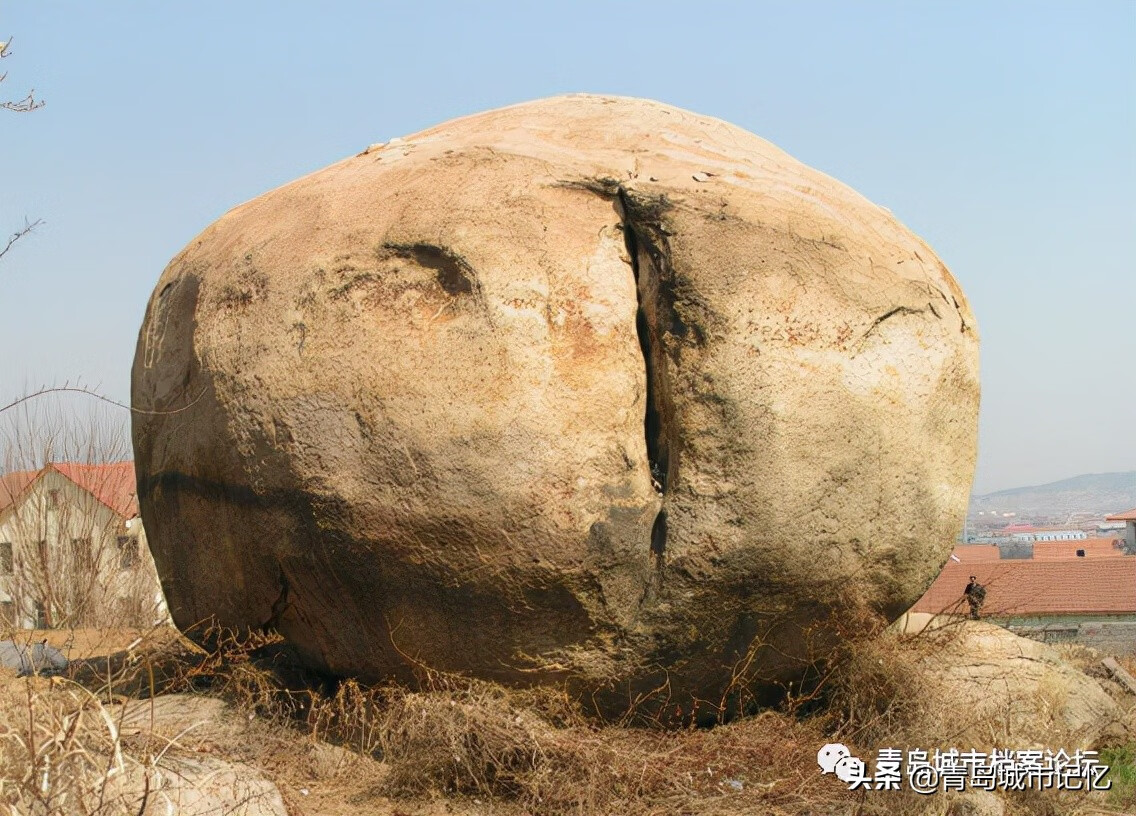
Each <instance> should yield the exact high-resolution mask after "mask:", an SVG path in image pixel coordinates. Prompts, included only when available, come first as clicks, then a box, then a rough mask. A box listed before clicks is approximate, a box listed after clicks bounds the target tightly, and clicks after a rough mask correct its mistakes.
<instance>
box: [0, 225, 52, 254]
mask: <svg viewBox="0 0 1136 816" xmlns="http://www.w3.org/2000/svg"><path fill="white" fill-rule="evenodd" d="M41 224H43V219H42V218H37V219H36V220H35V221H29V220H28V219H26V218H25V219H24V226H23V227H22V228H21V229H18V230H16V231H15V232H13V233H12V234H11V235H10V236H8V242H7V243H6V244H4V248H3V249H0V258H3V257H4V256H5V255H7V254H8V251H9V250H10V249H11V248H12V245H13V244H15V243H16V241H19V240H20V239H21V238H23V237H24V236H25V235H27V234H28V233H29V232H31V231H32V230H34V229H35V228H36V227H38V226H40V225H41Z"/></svg>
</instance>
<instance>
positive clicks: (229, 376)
mask: <svg viewBox="0 0 1136 816" xmlns="http://www.w3.org/2000/svg"><path fill="white" fill-rule="evenodd" d="M133 402H134V406H135V408H136V409H139V410H140V411H141V412H142V413H136V414H135V426H134V443H135V454H136V461H137V468H138V475H139V496H140V500H141V505H142V515H143V517H144V519H145V523H146V529H147V531H148V532H149V534H150V542H151V546H152V549H153V551H154V556H155V560H156V563H157V565H158V569H159V573H160V575H161V578H162V583H163V587H164V589H165V592H166V597H167V599H168V600H169V604H170V609H171V612H172V614H173V617H174V619H175V621H176V622H177V623H178V624H179V625H180V626H182V627H183V628H184V627H186V626H189V625H191V624H194V623H197V622H199V621H201V620H203V619H206V618H209V617H211V616H215V618H216V620H217V621H218V622H219V623H221V624H223V625H228V626H236V627H250V628H251V627H274V628H277V629H279V631H280V632H281V633H282V634H283V635H284V636H285V637H286V638H287V640H288V641H289V643H291V644H292V645H293V646H294V647H295V649H296V651H297V653H298V654H299V655H300V659H301V660H302V661H303V662H305V663H307V664H308V665H309V666H311V667H315V668H318V669H321V670H325V671H328V672H332V673H336V674H352V675H361V676H363V677H365V678H370V679H378V678H382V677H387V676H397V677H402V678H404V679H405V678H409V677H410V675H411V673H412V668H413V666H414V665H415V664H421V665H426V666H430V667H433V668H438V669H444V670H453V671H461V672H469V673H472V674H475V675H478V676H481V677H485V678H490V679H497V680H502V681H505V682H522V683H527V682H539V681H556V680H568V681H569V682H570V683H571V684H572V686H573V688H575V689H577V690H578V691H580V692H582V693H590V692H592V691H593V690H597V689H598V690H600V695H599V697H597V699H598V700H600V701H601V705H602V706H603V707H605V708H608V709H619V708H621V707H626V705H627V703H628V702H629V700H630V699H633V698H634V697H635V696H636V695H637V694H639V693H642V692H645V691H647V690H650V689H653V688H656V687H658V686H660V685H661V684H663V683H664V681H665V682H666V686H665V690H664V691H663V692H662V694H663V695H664V696H665V695H666V694H669V695H671V705H672V706H673V705H675V704H678V705H680V706H684V707H688V706H689V704H690V703H691V700H692V699H693V698H695V697H697V698H701V699H703V700H707V701H709V702H710V703H712V704H713V703H717V702H718V701H719V699H720V698H721V696H722V695H723V693H724V692H725V690H726V689H727V688H728V687H729V685H730V683H731V680H742V681H749V680H755V681H758V682H768V681H775V680H779V679H784V678H787V677H791V676H793V675H794V674H795V673H796V672H798V671H799V670H800V668H801V665H802V663H803V662H805V661H808V660H810V659H811V658H812V657H814V656H816V655H817V654H823V652H824V651H825V649H827V648H829V646H830V644H831V643H832V642H833V641H834V640H835V639H836V638H837V637H838V634H837V631H836V630H837V629H838V626H837V623H838V620H839V618H840V617H841V615H843V614H844V613H845V611H847V610H848V609H849V608H852V607H859V606H866V607H871V608H875V609H878V610H881V611H883V612H884V613H886V614H888V615H890V616H891V617H895V616H898V615H899V614H900V612H902V611H903V610H904V609H906V608H907V607H908V606H910V605H911V603H912V602H914V600H915V599H916V598H918V597H919V595H920V594H921V593H922V592H923V590H924V589H925V588H926V586H927V585H928V584H929V583H930V581H931V580H932V578H933V577H934V575H935V574H936V573H937V571H938V569H939V568H940V566H941V565H942V563H943V562H944V561H945V559H946V558H947V555H948V553H949V550H950V546H951V541H952V539H953V537H954V536H955V534H956V533H957V530H958V529H959V527H960V525H961V522H962V517H963V513H964V511H965V506H966V498H967V492H968V489H969V485H970V480H971V476H972V471H973V465H974V456H975V436H976V417H977V405H978V379H977V337H976V334H975V330H974V320H973V317H972V315H971V312H970V309H969V307H968V305H967V303H966V300H965V298H964V297H963V294H962V292H961V291H960V290H959V288H958V285H957V284H956V283H955V281H954V279H953V278H952V277H951V275H950V273H949V272H948V271H947V269H946V268H945V267H944V266H943V264H942V263H941V262H940V261H939V260H938V259H937V258H936V257H935V255H934V254H933V253H932V251H931V250H930V249H929V248H928V247H927V246H926V245H925V244H924V243H923V242H921V241H920V240H919V239H918V238H916V237H915V236H914V235H912V234H911V233H910V232H909V231H908V230H907V229H905V228H904V227H903V226H902V225H901V224H899V223H898V222H897V221H896V220H895V219H894V218H893V217H892V216H891V214H890V213H889V212H888V211H887V210H885V209H883V208H881V207H878V206H875V205H873V204H872V203H870V202H868V201H867V200H865V199H864V198H862V197H861V196H859V195H858V194H856V193H855V192H853V191H852V190H850V189H848V188H847V187H844V186H843V185H841V184H839V183H837V182H836V181H834V180H832V179H831V178H828V177H826V176H824V175H823V174H821V173H818V172H816V171H814V170H811V169H810V168H808V167H805V166H804V165H802V164H800V163H799V162H797V161H795V160H794V159H792V158H791V157H790V156H788V155H786V154H785V153H783V152H782V151H780V150H778V149H777V148H775V147H773V146H772V145H770V144H769V143H767V142H765V141H762V140H761V139H759V138H757V137H755V136H753V135H751V134H749V133H747V132H745V131H742V130H740V129H738V128H736V127H733V126H731V125H728V124H726V123H723V122H720V121H717V120H713V119H710V118H707V117H702V116H699V115H696V114H693V113H689V112H686V111H681V110H677V109H675V108H670V107H667V106H664V105H660V104H657V103H654V102H647V101H642V100H633V99H619V98H606V97H590V96H570V97H560V98H554V99H549V100H543V101H539V102H533V103H529V104H524V105H518V106H515V107H511V108H505V109H502V110H497V111H491V112H489V113H484V114H480V115H477V116H473V117H469V118H466V119H460V120H457V121H454V122H450V123H447V124H444V125H441V126H439V127H436V128H433V129H430V130H427V131H424V132H422V133H419V134H416V135H414V136H410V137H407V138H405V139H400V140H392V141H391V142H389V143H387V144H385V145H376V146H373V147H372V148H369V149H368V150H366V151H364V152H363V153H361V154H360V155H358V156H355V157H353V158H349V159H346V160H344V161H342V162H340V163H338V164H335V165H333V166H331V167H328V168H326V169H324V170H321V171H319V172H317V173H314V174H312V175H310V176H307V177H305V178H302V179H300V180H298V181H296V182H293V183H292V184H289V185H286V186H285V187H282V188H280V189H278V190H274V191H272V192H270V193H268V194H266V195H263V196H261V197H259V198H257V199H255V200H253V201H251V202H248V203H246V204H244V205H242V206H240V207H237V208H236V209H234V210H232V211H231V212H229V213H228V214H226V215H225V216H224V217H222V218H221V219H220V220H219V221H217V222H216V223H215V224H214V225H212V226H211V227H209V228H208V229H206V230H205V232H203V233H202V234H201V235H200V236H199V237H198V238H196V239H194V241H193V242H191V244H190V245H189V246H188V247H187V248H186V249H185V250H184V251H182V252H181V253H180V254H179V255H178V256H177V257H176V258H174V260H173V261H172V262H171V263H170V265H169V267H168V268H167V269H166V271H165V272H164V274H163V275H162V277H161V280H160V281H159V283H158V286H157V288H156V290H155V293H154V295H153V297H152V298H151V301H150V304H149V307H148V310H147V313H146V318H145V322H144V324H143V326H142V330H141V333H140V337H139V343H138V350H137V355H136V358H135V363H134V371H133ZM146 412H150V413H146ZM163 412H171V413H163Z"/></svg>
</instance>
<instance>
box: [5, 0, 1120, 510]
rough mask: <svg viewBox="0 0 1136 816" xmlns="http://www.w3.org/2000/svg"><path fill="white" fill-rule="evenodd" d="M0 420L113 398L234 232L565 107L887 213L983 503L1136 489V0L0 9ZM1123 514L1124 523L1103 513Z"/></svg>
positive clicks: (13, 5)
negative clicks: (163, 314)
mask: <svg viewBox="0 0 1136 816" xmlns="http://www.w3.org/2000/svg"><path fill="white" fill-rule="evenodd" d="M9 36H11V37H13V38H14V42H13V47H12V56H11V57H10V58H9V59H6V60H5V61H4V66H3V67H4V68H6V69H7V70H8V71H9V77H8V80H7V82H5V83H4V84H3V85H2V86H0V90H5V91H6V98H10V97H13V96H19V95H22V93H23V92H24V91H26V90H27V88H28V87H30V86H34V87H35V89H36V91H37V94H39V95H40V96H42V97H43V98H44V99H45V100H47V103H48V104H47V107H45V108H44V109H43V110H41V111H39V112H38V113H35V114H32V115H24V116H17V115H14V114H5V113H3V112H0V140H2V141H0V145H2V147H3V149H2V150H0V229H2V230H3V231H5V232H7V231H10V229H11V228H13V227H15V226H18V225H19V224H20V223H22V220H23V218H24V217H25V216H28V217H30V218H37V217H38V218H43V219H44V220H45V222H46V224H45V226H44V227H43V228H42V229H41V230H39V231H38V232H37V233H36V234H35V235H34V236H32V237H30V238H29V239H27V240H26V241H23V242H21V243H20V245H19V246H18V247H17V249H15V250H14V251H13V252H12V253H11V254H10V255H9V256H8V257H7V258H5V259H4V261H3V262H0V305H2V307H3V308H2V310H0V401H6V400H7V398H10V397H12V396H14V395H16V394H18V393H20V392H21V391H23V390H25V388H26V387H27V386H29V385H36V384H42V383H46V384H56V383H61V382H63V381H64V380H75V379H77V378H82V379H83V380H84V381H86V382H88V383H90V384H98V385H101V387H102V389H103V390H104V391H105V392H107V393H108V394H110V395H111V396H114V397H117V398H119V399H124V400H125V399H126V398H127V397H128V394H129V372H130V365H131V361H132V358H133V354H134V343H135V339H136V335H137V330H138V326H139V325H140V322H141V319H142V313H143V309H144V308H145V304H146V300H147V298H148V297H149V294H150V291H151V289H152V288H153V285H154V283H155V282H156V280H157V278H158V275H159V274H160V272H161V271H162V268H163V267H164V266H165V264H166V262H167V261H168V260H169V259H170V258H171V257H172V256H173V255H174V254H175V253H176V252H177V251H178V250H179V249H180V248H181V247H182V246H184V245H185V244H186V243H188V242H189V240H190V239H191V238H193V236H194V235H195V234H196V233H197V232H199V231H200V230H201V229H202V228H204V227H205V226H206V225H207V224H209V223H210V222H211V221H213V220H214V219H215V218H217V217H218V216H219V215H221V214H222V213H223V212H224V211H226V210H227V209H229V208H230V207H232V206H233V205H234V204H237V203H239V202H241V201H244V200H246V199H249V198H252V197H254V196H256V195H258V194H260V193H262V192H264V191H266V190H269V189H271V188H273V187H275V186H277V185H280V184H282V183H284V182H287V181H289V180H291V179H293V178H295V177H297V176H299V175H301V174H303V173H307V172H310V171H312V170H315V169H317V168H319V167H322V166H324V165H327V164H330V163H332V162H334V161H337V160H338V159H340V158H342V157H344V156H346V155H349V154H352V153H355V152H358V151H359V150H360V149H362V148H363V147H365V146H366V145H368V144H370V143H372V142H376V141H382V140H386V139H388V138H390V137H392V136H398V135H403V134H407V133H410V132H413V131H415V130H418V129H421V128H423V127H427V126H429V125H432V124H435V123H438V122H441V121H444V120H446V119H450V118H452V117H454V116H458V115H461V114H467V113H472V112H475V111H479V110H483V109H486V108H491V107H497V106H500V105H505V104H509V103H514V102H519V101H523V100H527V99H533V98H537V97H542V96H549V95H552V94H557V93H563V92H569V91H590V92H602V93H615V94H626V95H632V96H644V97H651V98H654V99H659V100H662V101H664V102H668V103H670V104H674V105H678V106H681V107H685V108H690V109H692V110H695V111H699V112H701V113H705V114H709V115H713V116H717V117H720V118H723V119H726V120H729V121H732V122H734V123H736V124H738V125H740V126H742V127H745V128H747V129H748V130H751V131H753V132H755V133H757V134H758V135H760V136H763V137H764V138H766V139H769V140H770V141H772V142H774V143H776V144H777V145H779V146H780V147H782V148H784V149H785V150H787V151H788V152H789V153H792V154H793V155H795V156H796V157H798V158H799V159H801V160H803V161H804V162H806V163H808V164H811V165H813V166H814V167H817V168H819V169H820V170H823V171H825V172H827V173H829V174H831V175H833V176H835V177H836V178H838V179H840V180H841V181H844V182H845V183H847V184H849V185H851V186H852V187H854V188H856V189H857V190H859V191H860V192H862V193H863V194H865V195H866V196H867V197H868V198H870V199H872V200H874V201H875V202H877V203H879V204H882V205H884V206H887V207H889V208H890V209H891V210H892V211H893V212H894V213H895V214H896V215H897V216H898V217H899V218H900V219H901V220H902V221H904V222H905V223H906V224H907V225H908V226H909V227H911V228H912V229H913V230H914V231H915V232H917V233H919V234H920V235H922V236H923V237H924V238H925V239H926V240H927V241H928V242H929V243H930V244H931V245H932V246H933V247H934V248H935V249H936V250H937V251H938V253H939V255H940V256H941V257H942V258H943V259H944V260H945V261H946V263H947V264H948V266H950V268H951V269H952V270H953V272H954V273H955V275H956V276H957V277H958V279H959V281H960V283H961V284H962V286H963V288H964V290H965V291H966V293H967V295H968V296H969V298H970V300H971V303H972V305H973V307H974V310H975V312H976V314H977V317H978V325H979V331H980V333H981V336H982V385H983V405H982V421H981V436H980V448H981V453H980V462H979V469H978V475H977V479H976V484H975V487H976V489H977V490H979V491H986V490H991V489H996V488H1002V487H1011V486H1016V485H1020V484H1035V483H1039V482H1045V481H1051V480H1054V479H1058V478H1062V477H1065V476H1070V475H1074V474H1077V473H1083V472H1100V471H1108V470H1131V469H1136V424H1134V417H1136V367H1134V366H1133V359H1134V357H1136V262H1134V257H1136V192H1134V191H1136V123H1134V118H1136V117H1134V114H1136V3H1134V2H1131V1H1130V0H1123V1H1121V2H1092V1H1091V0H1076V1H1074V0H1069V2H1064V3H1052V2H1048V3H1047V2H1020V3H1011V2H919V3H899V2H896V3H867V2H857V3H853V2H839V3H838V2H832V3H819V2H818V3H809V2H788V0H783V2H776V3H773V2H738V3H700V4H698V5H697V6H696V5H695V4H693V3H691V4H678V3H666V2H636V3H619V2H614V1H613V0H609V1H608V2H603V3H590V2H588V3H560V4H553V3H536V2H533V3H515V4H501V3H488V2H480V3H449V4H447V3H437V2H413V3H412V2H397V3H380V2H372V3H364V2H358V3H349V2H335V0H321V2H318V3H317V2H307V3H300V2H271V3H269V2H202V1H198V2H193V3H166V2H162V3H142V2H134V3H126V2H110V0H104V1H103V2H99V3H89V2H41V1H40V0H34V1H33V0H24V2H14V1H13V0H4V1H3V2H2V3H0V39H6V38H7V37H9ZM1118 509H1119V508H1118Z"/></svg>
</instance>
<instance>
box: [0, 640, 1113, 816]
mask: <svg viewBox="0 0 1136 816" xmlns="http://www.w3.org/2000/svg"><path fill="white" fill-rule="evenodd" d="M941 636H942V635H938V637H941ZM135 640H138V639H137V638H135ZM275 640H276V638H273V637H262V636H255V637H244V638H240V637H235V636H233V635H232V634H231V633H223V632H214V636H213V637H212V642H213V644H214V647H213V648H212V649H211V650H209V651H206V650H202V649H197V648H195V647H191V646H189V645H187V644H186V643H185V642H183V641H181V640H180V639H172V638H170V636H169V635H168V633H166V634H161V635H159V634H157V633H155V634H154V636H153V637H150V638H147V637H142V639H141V640H140V641H139V642H137V643H134V642H132V643H131V644H130V645H131V646H132V648H130V649H120V650H118V651H116V652H115V653H114V654H112V655H110V656H109V657H107V656H104V657H100V658H98V659H94V660H87V661H79V662H78V663H77V664H76V666H75V669H76V670H75V680H74V681H68V680H64V681H47V680H43V679H39V678H27V679H22V680H19V681H9V682H7V683H0V691H2V694H0V723H3V725H0V768H2V770H0V806H7V808H8V810H9V812H10V813H13V814H15V813H19V814H37V816H39V815H41V814H42V816H63V814H72V813H75V814H98V815H99V816H102V814H107V816H110V814H116V815H117V814H119V813H132V814H137V813H140V812H143V810H140V804H142V805H145V797H147V796H151V797H153V796H155V795H156V792H157V791H160V790H163V785H165V786H166V788H168V777H169V772H170V768H176V767H178V764H177V763H179V762H185V761H186V760H187V759H190V758H195V757H202V756H205V757H219V758H223V759H224V760H226V761H229V762H238V763H245V764H246V765H247V766H250V767H252V768H257V769H259V770H260V771H261V772H263V773H265V774H266V775H267V776H268V777H269V778H270V779H272V780H273V781H274V782H275V784H276V786H277V787H278V788H279V789H280V791H281V793H282V794H283V798H284V801H285V802H286V803H287V805H288V808H289V813H291V814H293V816H316V815H317V814H335V815H336V816H341V814H347V813H377V814H396V813H410V812H414V813H440V812H444V811H446V812H453V813H486V812H490V813H498V814H502V816H513V814H517V816H519V815H520V814H542V815H543V814H548V815H549V816H559V815H560V814H563V815H564V816H568V815H569V814H573V815H578V816H583V815H584V814H607V813H615V812H618V813H620V814H626V816H648V815H649V814H691V816H699V815H701V814H722V815H723V816H728V815H730V814H733V815H736V816H740V814H751V813H754V814H770V815H771V816H789V815H790V814H800V815H802V816H803V814H821V813H824V814H828V813H833V814H835V813H840V814H849V815H851V814H853V813H855V814H862V816H869V814H880V816H882V814H897V816H902V815H903V814H909V815H910V816H915V814H928V815H929V814H951V813H955V814H963V813H968V812H973V807H974V805H975V802H974V801H973V800H967V799H966V797H963V798H961V799H960V798H959V797H957V796H940V797H922V796H917V795H914V794H911V793H909V792H899V793H891V792H876V791H873V792H871V793H870V794H868V795H863V794H858V793H857V794H853V793H850V792H849V791H847V790H846V789H845V786H844V785H843V784H842V783H840V782H839V781H837V780H835V779H834V778H833V777H832V776H821V775H820V773H819V771H818V769H817V766H816V752H817V749H818V748H819V747H820V746H821V745H823V744H824V743H826V742H831V741H842V742H844V743H845V744H848V745H849V746H850V747H851V748H852V749H853V753H855V754H857V755H859V756H861V757H864V758H869V757H870V756H871V755H872V751H871V748H873V747H879V746H881V745H885V744H891V745H895V746H897V747H929V746H924V745H921V744H919V742H918V738H919V737H920V736H921V735H920V734H919V724H920V723H921V722H926V721H928V720H927V718H928V716H929V714H934V715H935V716H934V717H932V718H931V719H932V720H934V721H938V720H937V719H936V718H937V717H943V716H949V715H950V712H948V711H940V712H937V713H936V712H928V711H925V710H923V707H925V706H926V705H928V703H927V700H928V699H929V697H928V696H927V695H924V694H922V693H921V689H922V686H921V684H922V683H924V682H925V678H923V677H922V676H921V674H920V670H919V665H918V656H919V648H920V647H921V645H923V644H925V645H926V646H927V648H932V646H931V644H933V642H934V641H933V640H932V639H926V640H920V639H918V638H915V639H914V647H913V639H911V638H906V639H903V638H889V637H882V638H881V637H877V638H875V639H874V640H873V641H872V642H871V643H870V644H868V643H862V642H861V643H858V644H856V645H855V647H854V648H849V649H848V650H847V651H846V653H844V654H843V655H841V656H839V657H838V659H837V660H836V661H834V663H833V664H832V665H831V666H830V667H829V668H828V670H827V671H826V672H825V673H824V675H823V676H822V677H821V679H820V680H819V681H818V682H816V683H813V684H812V686H811V687H810V688H809V689H808V690H807V692H801V691H800V690H798V694H797V695H796V696H795V697H792V698H789V699H787V700H786V702H785V705H784V707H783V709H782V710H779V711H768V710H767V711H764V712H762V713H760V714H758V715H757V716H752V717H746V718H740V719H738V720H736V721H734V722H731V723H728V724H725V725H719V726H717V727H715V728H711V729H695V728H687V729H683V730H673V729H671V730H667V729H662V728H637V727H627V726H625V725H618V724H605V723H602V722H599V721H597V720H595V719H593V718H589V717H587V716H585V715H584V714H583V713H582V711H581V709H580V708H579V706H578V705H577V704H576V702H575V701H573V700H572V699H571V698H570V697H569V695H568V694H566V693H565V692H563V691H560V690H556V689H549V688H543V689H537V690H516V689H506V688H503V687H501V686H498V685H495V684H492V683H484V682H478V681H473V680H469V679H467V678H460V677H455V676H450V675H443V674H440V673H437V672H430V671H425V670H424V671H423V674H422V676H421V678H420V681H421V682H420V686H419V689H418V690H414V691H412V690H409V689H406V688H402V687H393V686H382V687H375V688H367V687H363V686H361V685H359V684H357V683H354V682H343V683H339V684H337V685H335V686H333V687H327V688H324V689H323V690H322V692H321V691H317V690H312V689H310V688H309V689H297V688H295V687H291V688H290V687H289V683H288V682H285V681H286V680H287V678H284V677H282V676H281V674H280V673H279V672H277V671H275V670H273V669H272V668H271V666H270V665H269V662H268V661H265V660H264V659H263V655H264V654H265V653H266V652H267V653H270V652H271V648H272V647H273V646H274V645H275V643H274V641H275ZM1073 657H1076V656H1073ZM1090 657H1091V656H1090ZM1085 659H1088V658H1085ZM172 693H180V694H192V695H198V696H199V697H200V695H207V696H208V697H209V698H212V699H217V698H220V699H223V700H225V701H227V705H225V706H221V707H222V708H223V709H224V711H225V712H226V713H225V714H224V716H223V717H222V716H221V715H217V716H216V717H214V716H213V715H202V716H209V717H211V718H212V719H211V721H210V722H207V723H204V724H203V725H202V727H201V728H188V727H186V728H182V727H181V725H180V724H177V725H170V724H169V723H166V726H165V727H161V726H159V725H158V724H157V718H155V717H154V716H153V715H152V714H150V715H149V716H150V725H149V726H148V727H147V726H146V722H147V713H148V712H147V707H148V706H151V705H152V703H150V702H149V701H148V700H146V699H145V698H148V697H152V696H153V695H155V694H162V695H168V694H172ZM139 698H142V699H139ZM195 699H197V698H195ZM216 705H218V706H220V705H221V704H220V703H216ZM190 707H191V706H190ZM810 707H815V708H816V709H817V710H816V712H815V713H813V714H812V715H808V716H806V715H805V713H804V712H805V711H806V709H809V708H810ZM139 711H141V716H139ZM222 720H223V722H222ZM131 723H133V724H134V727H133V729H132V728H131V727H130V725H131ZM139 723H141V727H139ZM192 725H196V724H192ZM960 747H967V746H960ZM1021 747H1026V746H1021ZM248 795H249V796H251V795H252V793H250V794H248ZM1004 799H1005V802H1004V803H1005V807H1006V811H1005V812H1006V814H1008V816H1025V815H1026V814H1030V815H1031V816H1036V815H1040V814H1062V813H1070V814H1075V813H1090V812H1093V813H1103V812H1124V811H1123V809H1118V808H1120V806H1119V805H1118V804H1117V803H1115V802H1111V803H1110V802H1107V801H1105V800H1104V799H1102V798H1100V797H1092V798H1089V797H1085V796H1084V795H1079V796H1078V795H1060V794H1053V793H1048V794H1044V795H1037V794H1033V793H1027V794H1022V795H1015V796H1008V797H1004ZM431 802H433V803H437V806H438V808H440V809H438V810H431V807H433V806H432V805H431V804H430V803H431ZM237 804H240V803H237ZM1108 808H1112V810H1111V811H1109V810H1108ZM1094 809H1095V810H1094ZM236 812H238V813H239V812H240V811H239V809H238V810H237V811H236Z"/></svg>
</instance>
